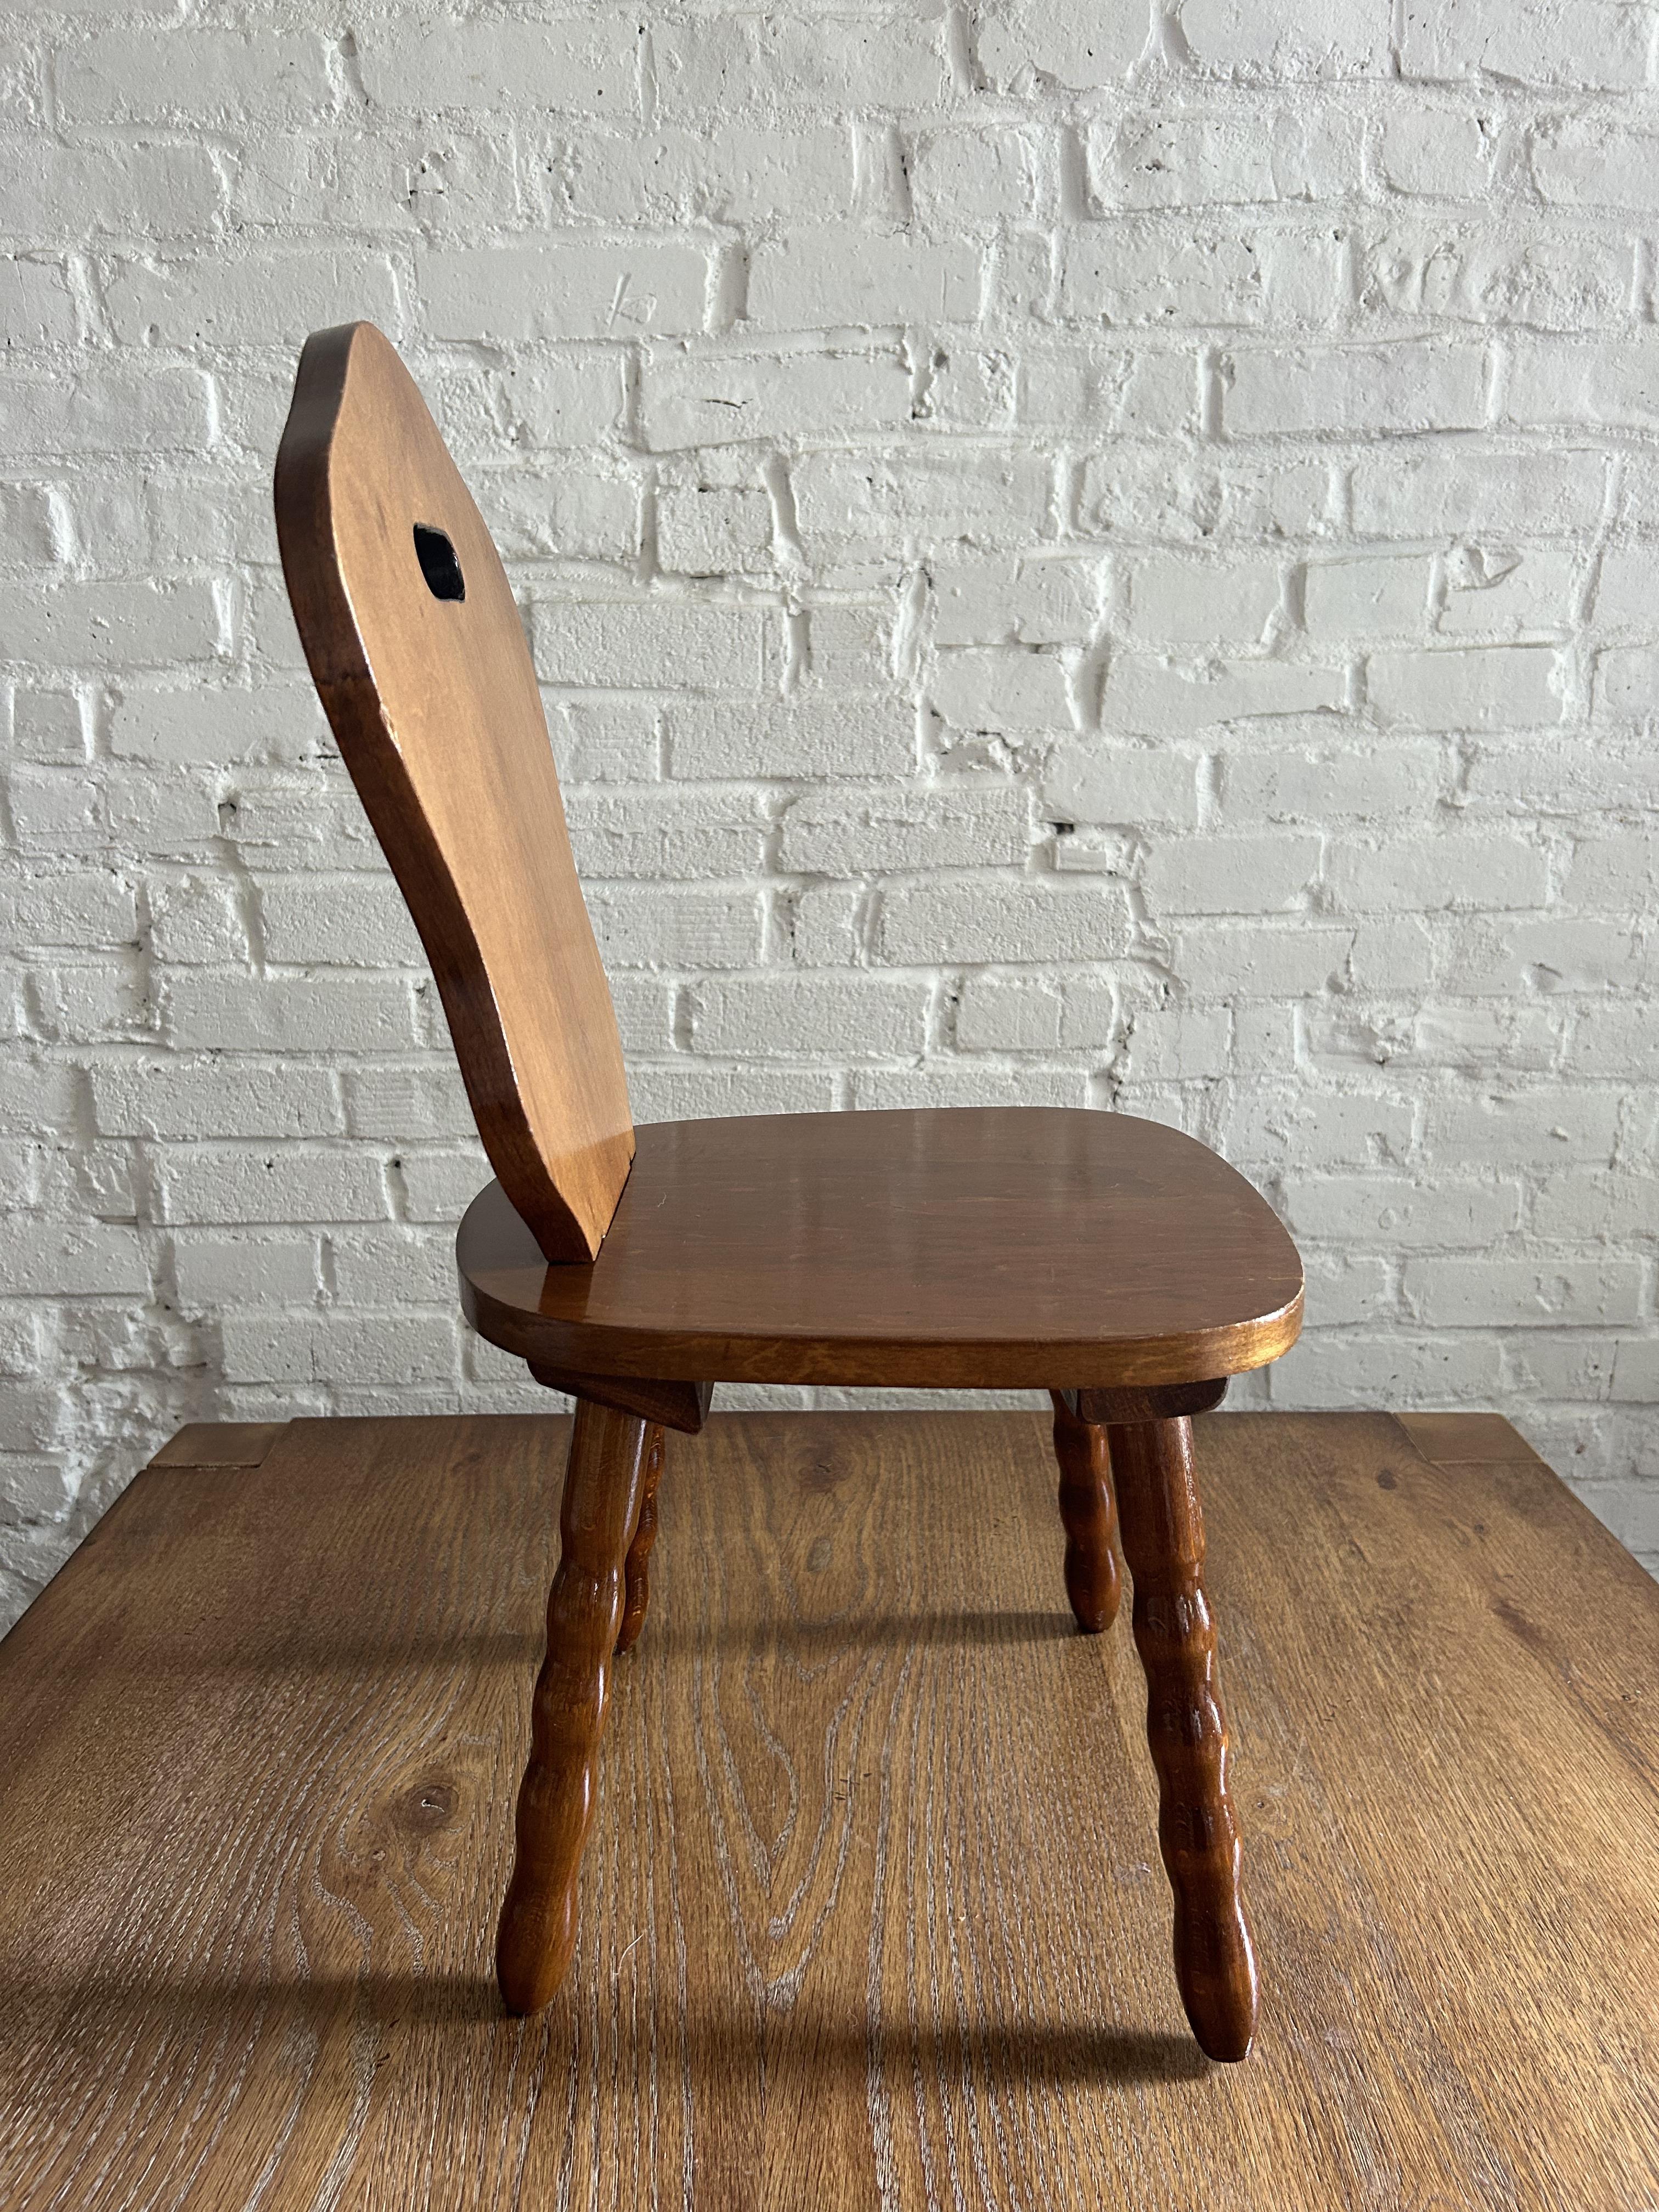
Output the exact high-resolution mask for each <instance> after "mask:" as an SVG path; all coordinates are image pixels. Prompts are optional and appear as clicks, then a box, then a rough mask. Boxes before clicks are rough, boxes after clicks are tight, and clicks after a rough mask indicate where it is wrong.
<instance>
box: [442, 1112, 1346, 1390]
mask: <svg viewBox="0 0 1659 2212" xmlns="http://www.w3.org/2000/svg"><path fill="white" fill-rule="evenodd" d="M635 1134H636V1139H637V1145H638V1149H637V1152H636V1153H635V1159H634V1165H633V1169H632V1171H631V1173H630V1175H629V1179H628V1182H627V1185H626V1187H625V1188H624V1189H623V1194H622V1200H621V1203H620V1204H619V1206H617V1212H616V1215H615V1218H613V1220H612V1222H611V1228H610V1231H609V1233H608V1234H607V1236H606V1237H605V1243H604V1244H603V1246H602V1247H601V1249H600V1251H599V1257H598V1259H597V1260H595V1261H593V1262H592V1264H591V1265H584V1264H580V1263H572V1262H562V1263H560V1264H557V1265H550V1264H549V1263H548V1261H546V1260H545V1259H544V1257H543V1255H542V1253H541V1251H540V1249H539V1248H538V1244H537V1243H536V1240H535V1238H534V1237H532V1234H531V1232H530V1231H529V1230H528V1229H527V1228H526V1225H525V1224H524V1223H523V1222H522V1221H521V1220H520V1218H519V1216H518V1215H517V1214H516V1213H515V1212H513V1208H512V1206H510V1205H509V1204H508V1202H507V1198H506V1196H505V1195H504V1194H503V1193H502V1191H501V1186H500V1185H499V1183H491V1184H490V1185H489V1188H488V1189H486V1190H484V1191H482V1192H481V1193H480V1194H479V1195H478V1196H477V1198H476V1199H475V1200H473V1202H472V1204H471V1206H470V1207H469V1209H468V1211H467V1213H466V1217H465V1220H464V1221H463V1222H462V1225H461V1229H460V1234H459V1238H458V1240H457V1247H456V1256H457V1261H458V1263H459V1269H460V1277H461V1299H462V1304H463V1306H464V1307H465V1311H466V1315H467V1318H468V1319H469V1320H470V1321H471V1323H472V1325H473V1327H474V1328H477V1330H478V1331H479V1333H480V1334H482V1335H483V1336H486V1337H488V1338H489V1340H491V1341H492V1342H493V1343H495V1344H498V1345H501V1346H503V1347H504V1348H505V1349H506V1350H507V1351H509V1352H516V1353H518V1354H519V1355H520V1357H522V1358H526V1359H529V1360H532V1361H534V1362H536V1363H538V1364H546V1365H548V1366H550V1367H558V1368H565V1369H569V1370H579V1371H582V1372H586V1373H588V1374H592V1375H611V1376H640V1377H651V1378H655V1379H658V1380H661V1381H665V1382H670V1381H687V1382H713V1383H719V1382H750V1383H847V1384H865V1385H869V1384H892V1385H900V1384H910V1385H912V1386H915V1387H920V1388H922V1389H962V1388H974V1387H975V1386H976V1387H978V1388H981V1389H1032V1388H1036V1389H1085V1388H1091V1389H1112V1388H1117V1387H1127V1386H1147V1385H1152V1384H1165V1383H1194V1382H1200V1381H1207V1380H1210V1379H1212V1378H1213V1377H1218V1376H1226V1375H1237V1374H1242V1373H1243V1372H1244V1371H1245V1370H1247V1369H1249V1368H1253V1367H1261V1366H1264V1365H1266V1364H1267V1362H1268V1361H1270V1360H1273V1359H1276V1358H1279V1355H1280V1353H1282V1352H1285V1350H1287V1349H1288V1347H1289V1346H1291V1344H1292V1343H1294V1342H1295V1340H1296V1337H1297V1331H1298V1330H1299V1328H1300V1327H1301V1318H1302V1266H1301V1262H1300V1261H1299V1260H1298V1259H1297V1253H1296V1248H1295V1246H1294V1245H1293V1244H1292V1243H1291V1239H1290V1237H1288V1236H1287V1235H1286V1233H1285V1230H1284V1228H1283V1227H1282V1225H1280V1223H1279V1219H1278V1217H1277V1216H1276V1215H1275V1214H1274V1213H1273V1210H1272V1208H1271V1207H1270V1206H1268V1205H1267V1203H1266V1201H1265V1200H1263V1199H1261V1197H1260V1196H1258V1194H1256V1192H1255V1191H1254V1190H1253V1189H1252V1188H1251V1187H1250V1186H1249V1183H1247V1182H1245V1181H1244V1179H1243V1176H1239V1175H1237V1174H1235V1172H1234V1171H1233V1170H1232V1169H1231V1168H1230V1167H1228V1166H1227V1164H1225V1161H1223V1160H1220V1159H1218V1158H1217V1157H1216V1155H1215V1154H1214V1153H1213V1152H1210V1151H1209V1150H1208V1149H1207V1147H1206V1146H1203V1145H1200V1144H1199V1143H1198V1142H1196V1141H1195V1139H1193V1138H1191V1137H1186V1136H1182V1134H1181V1133H1179V1131H1177V1130H1174V1129H1167V1128H1165V1127H1163V1126H1162V1124H1160V1123H1158V1122H1156V1121H1136V1120H1133V1119H1132V1118H1131V1117H1130V1116H1129V1115H1125V1114H1111V1113H1097V1112H1089V1111H1085V1110H1083V1109H1067V1108H1047V1107H987V1108H972V1107H959V1108H954V1109H921V1110H917V1111H912V1112H897V1113H872V1114H863V1113H848V1114H791V1115H757V1116H752V1117H749V1118H744V1119H740V1120H727V1121H666V1122H659V1123H657V1124H655V1125H647V1126H646V1127H642V1128H640V1129H639V1130H637V1131H636V1133H635Z"/></svg>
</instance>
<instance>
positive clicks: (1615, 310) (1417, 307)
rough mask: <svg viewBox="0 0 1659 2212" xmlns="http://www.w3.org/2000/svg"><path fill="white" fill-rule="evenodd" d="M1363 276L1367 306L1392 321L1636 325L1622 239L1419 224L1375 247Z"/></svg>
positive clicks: (1628, 255) (1361, 259)
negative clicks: (1410, 318)
mask: <svg viewBox="0 0 1659 2212" xmlns="http://www.w3.org/2000/svg"><path fill="white" fill-rule="evenodd" d="M1357 278H1358V293H1359V299H1360V303H1361V305H1362V306H1363V307H1366V308H1369V309H1372V310H1375V311H1379V312H1383V313H1389V314H1394V315H1401V316H1413V317H1415V316H1422V315H1432V316H1435V317H1437V318H1438V319H1444V320H1446V321H1449V322H1468V323H1509V322H1513V323H1518V324H1520V325H1522V326H1524V327H1528V328H1531V329H1534V330H1546V331H1547V330H1556V331H1577V330H1582V329H1587V328H1588V329H1592V330H1593V329H1595V328H1597V327H1598V326H1606V327H1611V326H1613V325H1617V324H1622V323H1624V322H1625V321H1626V319H1627V318H1628V313H1629V301H1630V297H1631V294H1632V289H1633V285H1634V281H1635V263H1634V258H1633V249H1632V247H1631V246H1628V245H1627V244H1625V243H1623V242H1622V241H1620V240H1611V239H1601V238H1596V237H1594V236H1589V237H1586V236H1583V235H1582V234H1571V233H1545V234H1537V233H1534V234H1532V235H1530V236H1528V235H1525V234H1522V235H1521V236H1519V237H1517V236H1516V234H1515V233H1514V231H1513V229H1512V228H1511V227H1510V225H1507V224H1506V225H1505V226H1504V228H1502V229H1501V230H1492V231H1486V232H1480V231H1476V232H1473V233H1471V232H1469V231H1468V230H1466V229H1463V228H1461V227H1460V228H1455V229H1452V228H1443V227H1441V226H1429V225H1425V224H1420V223H1416V224H1413V225H1411V226H1410V227H1409V228H1396V229H1394V230H1390V231H1389V232H1388V233H1386V234H1384V235H1383V236H1382V237H1380V238H1377V239H1375V240H1369V241H1367V243H1366V244H1365V246H1364V247H1363V248H1362V250H1361V252H1360V253H1359V256H1358V269H1357Z"/></svg>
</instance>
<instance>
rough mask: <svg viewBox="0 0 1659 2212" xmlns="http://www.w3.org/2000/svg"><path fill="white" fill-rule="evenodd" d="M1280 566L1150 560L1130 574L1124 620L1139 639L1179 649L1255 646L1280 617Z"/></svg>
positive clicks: (1157, 556)
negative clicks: (1127, 621)
mask: <svg viewBox="0 0 1659 2212" xmlns="http://www.w3.org/2000/svg"><path fill="white" fill-rule="evenodd" d="M1282 591H1283V579H1282V575H1281V573H1280V568H1279V563H1278V562H1276V561H1272V560H1257V561H1245V562H1237V563H1236V564H1234V565H1231V566H1229V567H1225V568H1222V567H1218V566H1216V565H1215V564H1214V563H1212V562H1200V561H1196V560H1193V559H1190V558H1188V557H1187V556H1184V555H1182V554H1155V555H1151V556H1146V557H1145V558H1143V559H1141V560H1139V561H1137V562H1135V563H1134V564H1133V568H1131V570H1130V572H1129V618H1130V622H1131V624H1132V626H1133V628H1134V629H1136V630H1137V631H1138V632H1139V634H1140V635H1142V636H1143V637H1148V638H1152V639H1156V640H1158V641H1169V642H1170V643H1174V644H1178V645H1192V644H1212V643H1213V644H1217V645H1255V644H1257V643H1259V642H1260V641H1261V639H1262V637H1263V635H1264V634H1265V633H1266V631H1267V626H1268V624H1269V623H1270V622H1271V621H1272V620H1273V617H1274V615H1275V614H1276V613H1277V612H1278V611H1279V600H1280V597H1281V593H1282Z"/></svg>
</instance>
